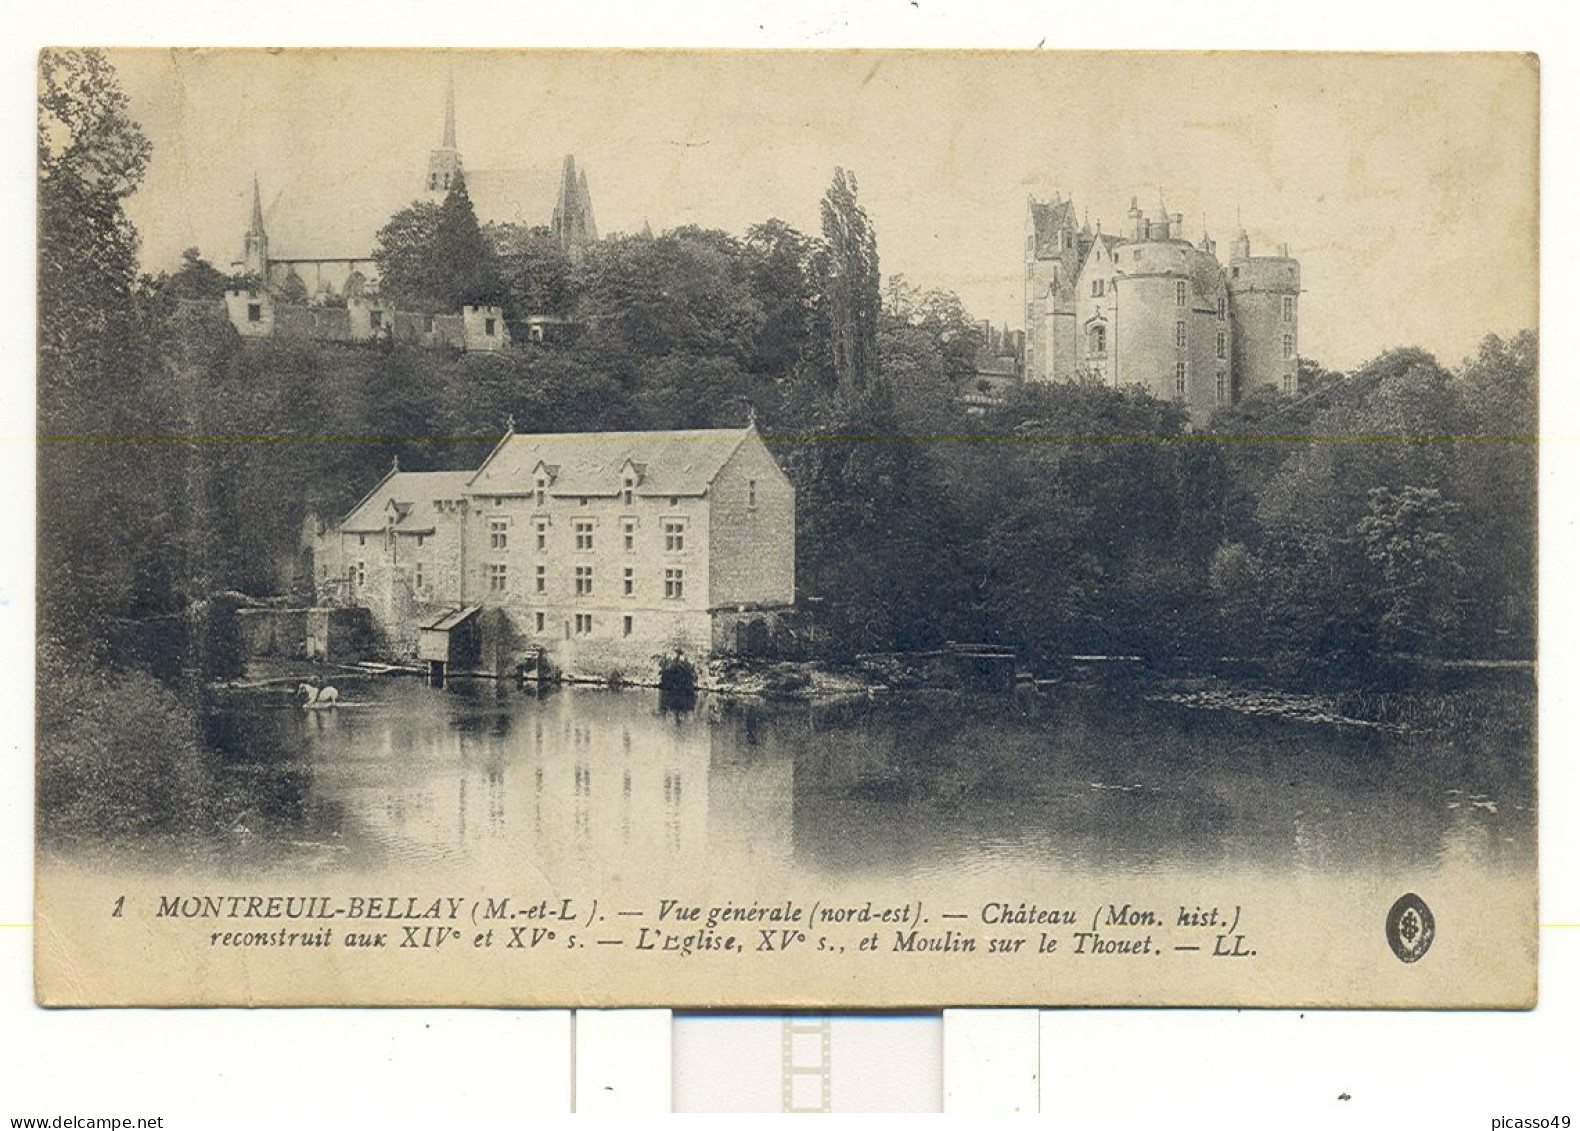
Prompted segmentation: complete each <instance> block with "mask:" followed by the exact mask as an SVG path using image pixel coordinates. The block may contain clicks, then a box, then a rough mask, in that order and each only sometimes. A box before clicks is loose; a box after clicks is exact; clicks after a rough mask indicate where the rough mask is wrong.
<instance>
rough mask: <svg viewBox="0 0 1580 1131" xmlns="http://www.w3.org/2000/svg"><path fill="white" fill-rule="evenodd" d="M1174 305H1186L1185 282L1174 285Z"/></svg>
mask: <svg viewBox="0 0 1580 1131" xmlns="http://www.w3.org/2000/svg"><path fill="white" fill-rule="evenodd" d="M1174 305H1175V306H1184V305H1185V284H1184V282H1183V281H1181V282H1178V283H1175V284H1174Z"/></svg>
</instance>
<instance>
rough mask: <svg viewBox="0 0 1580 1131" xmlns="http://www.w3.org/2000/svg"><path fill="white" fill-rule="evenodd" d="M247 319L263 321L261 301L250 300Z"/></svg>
mask: <svg viewBox="0 0 1580 1131" xmlns="http://www.w3.org/2000/svg"><path fill="white" fill-rule="evenodd" d="M247 321H248V322H262V321H263V303H261V302H249V303H248V304H247Z"/></svg>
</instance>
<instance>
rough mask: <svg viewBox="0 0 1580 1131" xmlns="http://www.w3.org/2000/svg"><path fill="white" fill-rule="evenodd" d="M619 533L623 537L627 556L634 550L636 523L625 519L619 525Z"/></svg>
mask: <svg viewBox="0 0 1580 1131" xmlns="http://www.w3.org/2000/svg"><path fill="white" fill-rule="evenodd" d="M620 532H621V534H623V535H624V537H625V552H626V553H628V554H629V553H631V552H632V551H634V550H635V549H636V523H634V522H632V521H631V520H630V519H629V518H628V519H626V520H625V521H624V522H622V523H621V524H620Z"/></svg>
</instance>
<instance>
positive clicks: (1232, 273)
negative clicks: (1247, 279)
mask: <svg viewBox="0 0 1580 1131" xmlns="http://www.w3.org/2000/svg"><path fill="white" fill-rule="evenodd" d="M1229 275H1230V277H1231V278H1235V279H1238V278H1239V277H1240V269H1239V268H1238V267H1231V268H1229Z"/></svg>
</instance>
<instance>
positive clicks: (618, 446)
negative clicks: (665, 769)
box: [314, 425, 795, 678]
mask: <svg viewBox="0 0 1580 1131" xmlns="http://www.w3.org/2000/svg"><path fill="white" fill-rule="evenodd" d="M314 557H315V580H316V585H317V590H318V594H319V598H320V599H321V600H325V601H330V602H339V603H350V604H357V605H363V606H365V607H367V608H368V609H369V610H370V611H371V613H372V616H373V620H374V623H375V624H376V625H377V626H378V627H379V628H380V629H381V630H382V632H383V634H384V637H385V641H386V645H387V648H388V650H389V651H390V652H391V653H392V654H394V655H397V656H402V657H414V656H417V655H418V654H419V652H420V651H421V649H420V647H419V645H420V644H421V643H422V639H423V634H424V631H425V630H426V631H429V632H444V633H450V632H459V631H460V628H461V626H462V625H465V624H468V623H470V622H472V621H474V620H476V621H477V622H478V624H479V625H480V629H479V631H481V633H482V634H483V638H482V639H481V640H480V642H479V644H478V648H477V652H476V655H475V656H473V657H470V658H469V659H467V660H465V661H464V662H463V661H460V660H453V661H448V662H450V663H451V666H458V667H462V668H467V667H473V668H479V669H483V670H492V671H503V670H509V669H511V668H513V667H514V666H515V665H516V664H518V663H521V662H523V660H524V659H526V658H529V657H531V656H536V655H541V656H543V657H544V658H546V659H547V660H548V661H549V662H550V664H551V665H552V666H553V667H554V668H556V669H558V670H560V671H564V672H569V673H572V674H579V675H591V676H606V675H608V674H610V673H612V672H620V673H622V674H623V675H624V676H626V677H627V678H637V677H639V676H644V675H648V674H651V673H652V672H654V671H656V668H657V664H658V658H659V657H660V656H661V655H667V654H670V653H674V652H680V653H682V654H683V655H685V656H687V657H688V658H690V659H692V660H694V661H695V660H701V659H705V658H707V657H709V656H712V655H716V654H722V653H730V652H734V651H737V650H739V648H738V642H739V641H740V640H741V639H742V636H743V634H753V633H755V634H761V633H763V632H764V631H771V629H772V628H773V626H774V625H775V624H776V623H777V619H778V617H779V615H780V614H781V613H783V612H784V611H785V610H787V609H789V608H790V606H791V605H792V604H793V603H794V600H795V492H794V489H793V488H792V487H791V485H790V481H789V480H788V479H787V478H786V477H785V475H784V473H783V472H782V471H781V470H780V469H779V466H778V464H776V463H775V462H774V459H773V456H772V455H771V454H770V453H769V451H768V448H767V446H766V445H765V444H764V443H763V441H762V438H761V437H760V436H759V435H758V433H757V429H756V427H755V425H748V426H747V427H746V428H744V429H722V430H696V431H675V432H591V433H565V434H553V435H542V434H526V433H516V432H515V431H513V430H512V431H510V432H508V433H507V434H506V435H505V437H504V439H503V440H501V441H500V443H499V444H498V446H497V447H496V448H495V449H494V451H493V453H492V454H490V455H489V457H488V458H487V459H486V460H485V461H484V462H483V464H482V466H481V467H479V468H477V469H476V470H475V471H430V472H409V471H401V470H400V469H399V468H398V467H396V468H395V469H393V470H392V471H391V472H390V473H389V474H387V475H386V476H385V477H384V478H383V479H382V480H381V481H380V482H379V483H378V484H377V485H376V486H375V487H374V488H373V490H372V491H370V492H369V493H368V494H367V495H366V496H365V497H364V498H363V499H362V501H361V502H359V503H358V504H357V505H356V506H355V507H354V508H353V509H352V510H351V512H350V513H349V514H347V515H346V517H345V518H344V519H342V520H341V522H340V523H339V524H337V525H335V526H333V527H331V528H328V529H326V530H325V531H324V532H323V534H321V535H320V536H319V538H318V539H317V545H316V547H315V553H314ZM497 614H503V615H502V616H500V615H497ZM468 631H472V630H468ZM423 647H426V645H423Z"/></svg>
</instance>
